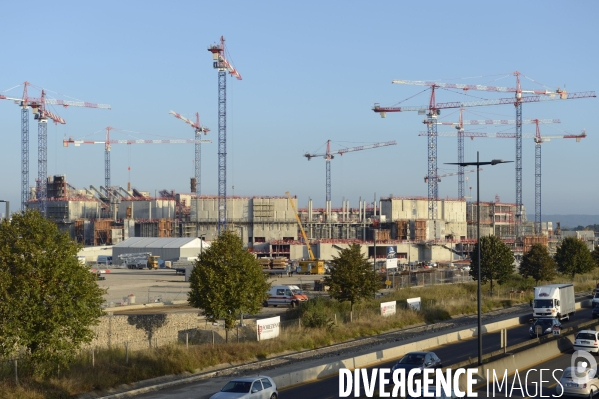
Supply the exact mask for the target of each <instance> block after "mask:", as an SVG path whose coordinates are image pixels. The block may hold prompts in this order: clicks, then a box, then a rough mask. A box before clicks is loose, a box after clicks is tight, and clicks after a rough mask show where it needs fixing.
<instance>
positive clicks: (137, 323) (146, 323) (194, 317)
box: [84, 313, 256, 350]
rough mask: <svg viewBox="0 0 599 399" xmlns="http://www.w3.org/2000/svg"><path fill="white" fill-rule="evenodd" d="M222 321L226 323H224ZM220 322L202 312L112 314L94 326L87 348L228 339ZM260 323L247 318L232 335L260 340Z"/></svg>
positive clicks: (232, 337)
mask: <svg viewBox="0 0 599 399" xmlns="http://www.w3.org/2000/svg"><path fill="white" fill-rule="evenodd" d="M221 324H222V323H221ZM221 324H219V325H218V326H214V325H212V324H211V323H208V322H207V321H206V320H205V318H204V317H203V316H199V315H198V313H171V314H153V315H148V314H144V315H112V316H110V315H108V316H104V317H102V318H101V319H100V324H99V325H97V326H95V327H94V328H93V331H94V333H95V338H94V340H93V341H92V342H91V343H90V344H88V345H86V346H85V347H84V349H86V348H108V347H121V348H124V347H125V344H127V345H128V346H129V349H130V350H139V349H146V348H148V347H154V346H156V345H158V346H163V345H166V344H171V343H176V342H180V343H185V342H186V339H188V340H189V343H190V344H202V343H211V342H212V340H213V339H214V342H216V343H219V342H224V341H225V329H224V327H223V326H222V325H221ZM255 325H256V323H255V321H254V320H251V321H248V322H245V327H243V328H240V329H239V331H238V330H237V329H235V330H232V331H230V332H229V339H232V340H235V339H236V338H237V334H239V336H240V337H243V339H244V340H253V341H255V340H256V327H255Z"/></svg>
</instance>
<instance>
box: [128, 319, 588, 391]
mask: <svg viewBox="0 0 599 399" xmlns="http://www.w3.org/2000/svg"><path fill="white" fill-rule="evenodd" d="M591 317H592V316H591V309H580V310H578V311H577V312H576V315H575V316H574V317H572V320H571V321H568V322H564V323H563V325H564V327H569V326H572V325H575V324H578V323H581V322H583V321H588V320H591ZM528 328H529V325H528V324H526V325H520V326H516V327H513V328H511V329H509V330H508V346H510V345H515V344H517V343H521V342H524V341H527V340H529V339H530V338H529V336H528ZM440 334H443V333H440ZM498 349H500V333H499V332H495V333H489V334H485V335H483V352H485V353H488V352H491V351H494V350H498ZM375 350H376V348H373V351H375ZM431 350H433V351H434V352H435V353H436V354H437V356H439V358H441V360H442V361H443V365H444V366H449V365H451V364H455V363H458V362H461V361H464V360H467V359H468V358H471V359H475V358H476V357H477V356H478V354H477V353H478V352H477V339H476V338H473V339H469V340H466V341H461V342H456V343H454V344H449V345H443V346H440V347H437V348H431ZM351 356H352V355H351V353H342V354H341V355H340V356H339V360H340V359H343V358H346V357H351ZM335 360H336V359H335V358H330V360H329V361H331V362H333V361H335ZM394 364H395V362H394V361H391V362H386V363H382V364H380V365H378V366H377V367H388V368H391V367H393V365H394ZM300 367H301V364H298V369H299V368H300ZM261 374H263V375H269V373H268V371H263V372H261ZM377 384H378V383H377ZM213 385H214V384H210V383H209V381H206V380H204V381H198V382H193V383H188V384H184V385H178V386H175V387H172V388H167V389H163V390H160V391H155V392H149V393H145V394H141V395H138V396H136V397H138V398H144V399H159V398H169V399H171V398H172V399H189V398H197V397H199V396H202V395H205V394H209V393H213V392H215V390H214V388H213ZM209 387H210V388H209ZM338 393H339V379H338V377H337V376H333V377H330V378H325V379H321V380H318V381H314V382H312V383H307V384H302V385H299V386H296V387H293V388H289V389H284V390H282V391H281V392H280V397H281V398H282V399H312V398H314V399H330V398H338ZM480 397H485V396H484V395H482V396H480ZM498 397H499V396H498ZM514 397H515V396H514Z"/></svg>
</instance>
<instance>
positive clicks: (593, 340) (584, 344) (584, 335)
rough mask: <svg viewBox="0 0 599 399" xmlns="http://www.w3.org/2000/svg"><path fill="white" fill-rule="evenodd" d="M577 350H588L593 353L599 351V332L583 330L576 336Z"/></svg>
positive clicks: (575, 348)
mask: <svg viewBox="0 0 599 399" xmlns="http://www.w3.org/2000/svg"><path fill="white" fill-rule="evenodd" d="M574 350H575V351H587V352H591V353H593V354H595V355H596V354H598V353H599V332H597V331H595V330H582V331H579V332H578V334H576V338H574Z"/></svg>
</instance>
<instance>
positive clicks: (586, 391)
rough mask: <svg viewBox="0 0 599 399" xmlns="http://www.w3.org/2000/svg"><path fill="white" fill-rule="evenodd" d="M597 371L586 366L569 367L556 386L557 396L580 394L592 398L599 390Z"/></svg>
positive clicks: (579, 395)
mask: <svg viewBox="0 0 599 399" xmlns="http://www.w3.org/2000/svg"><path fill="white" fill-rule="evenodd" d="M596 371H597V370H594V369H592V368H586V367H568V368H567V369H565V370H564V372H563V374H562V377H561V378H560V380H559V384H557V386H556V387H555V390H556V393H557V395H556V397H557V396H562V397H566V396H578V397H585V398H592V397H593V396H594V395H595V393H596V392H598V391H599V378H598V377H597V375H595V374H596ZM574 378H576V380H575V379H574Z"/></svg>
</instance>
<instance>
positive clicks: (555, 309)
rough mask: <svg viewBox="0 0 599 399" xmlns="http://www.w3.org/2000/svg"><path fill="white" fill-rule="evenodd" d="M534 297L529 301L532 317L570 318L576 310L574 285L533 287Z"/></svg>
mask: <svg viewBox="0 0 599 399" xmlns="http://www.w3.org/2000/svg"><path fill="white" fill-rule="evenodd" d="M534 291H535V297H534V299H533V300H532V301H531V304H530V305H531V306H532V317H533V318H535V319H536V318H539V317H554V318H556V319H558V320H563V319H568V320H569V319H570V316H573V315H574V313H575V311H576V307H575V306H576V305H575V300H574V285H572V284H549V285H542V286H540V287H535V288H534Z"/></svg>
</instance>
